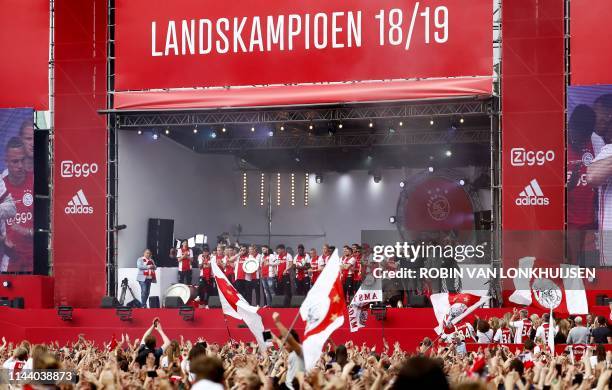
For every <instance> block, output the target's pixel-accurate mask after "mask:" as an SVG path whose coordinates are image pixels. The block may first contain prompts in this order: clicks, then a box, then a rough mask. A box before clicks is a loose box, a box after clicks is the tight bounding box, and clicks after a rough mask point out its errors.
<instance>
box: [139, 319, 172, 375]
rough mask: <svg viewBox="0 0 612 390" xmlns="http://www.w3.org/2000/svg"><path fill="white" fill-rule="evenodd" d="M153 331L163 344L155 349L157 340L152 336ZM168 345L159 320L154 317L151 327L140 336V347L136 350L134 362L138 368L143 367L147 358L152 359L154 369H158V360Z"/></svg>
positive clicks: (168, 340) (168, 342)
mask: <svg viewBox="0 0 612 390" xmlns="http://www.w3.org/2000/svg"><path fill="white" fill-rule="evenodd" d="M153 330H156V331H157V333H159V335H160V336H161V338H162V341H163V344H162V346H161V347H159V348H156V346H157V338H156V337H155V336H154V335H153V334H152V333H153ZM169 345H170V339H169V338H168V336H166V334H165V333H164V331H163V329H162V326H161V323H160V321H159V318H157V317H156V318H154V319H153V322H152V324H151V326H150V327H149V328H148V329H147V330H146V331H145V333H144V334H143V335H142V339H141V343H140V347H139V348H138V351H136V353H137V355H136V359H135V361H136V362H137V363H138V364H139V365H140V367H144V366H145V365H146V363H147V360H148V359H149V358H153V360H154V363H155V367H159V360H160V358H161V357H162V355H163V354H164V351H165V350H166V348H168V346H169Z"/></svg>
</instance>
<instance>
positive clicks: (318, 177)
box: [315, 173, 323, 184]
mask: <svg viewBox="0 0 612 390" xmlns="http://www.w3.org/2000/svg"><path fill="white" fill-rule="evenodd" d="M322 182H323V175H321V174H320V173H317V174H315V183H317V184H321V183H322Z"/></svg>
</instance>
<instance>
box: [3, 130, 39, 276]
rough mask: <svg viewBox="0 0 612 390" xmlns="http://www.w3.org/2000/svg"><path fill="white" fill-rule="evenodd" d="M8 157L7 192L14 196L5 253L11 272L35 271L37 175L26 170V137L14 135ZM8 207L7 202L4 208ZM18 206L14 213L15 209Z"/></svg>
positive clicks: (8, 221)
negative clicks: (35, 197) (35, 192)
mask: <svg viewBox="0 0 612 390" xmlns="http://www.w3.org/2000/svg"><path fill="white" fill-rule="evenodd" d="M4 159H5V164H6V167H7V168H6V169H7V175H6V177H5V178H4V188H5V190H6V192H5V194H7V195H10V197H11V199H12V201H13V202H14V203H13V204H12V205H11V204H9V205H8V206H10V208H11V213H12V214H13V215H11V216H10V217H8V218H6V219H5V223H6V237H5V240H4V243H5V255H6V256H7V258H8V269H7V272H31V271H32V259H33V256H34V255H33V246H32V240H33V237H34V218H33V215H34V193H33V191H34V175H33V173H32V172H31V171H28V170H27V169H26V162H25V161H26V159H27V157H26V148H25V146H24V144H23V142H22V140H21V139H20V138H18V137H13V138H11V139H9V140H8V142H7V143H6V148H5V151H4ZM4 207H5V204H4V202H3V203H2V208H4ZM13 208H14V210H15V211H14V212H13V211H12V210H13Z"/></svg>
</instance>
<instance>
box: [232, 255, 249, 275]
mask: <svg viewBox="0 0 612 390" xmlns="http://www.w3.org/2000/svg"><path fill="white" fill-rule="evenodd" d="M246 259H247V256H239V257H238V261H237V262H236V264H235V270H236V280H246V273H245V272H244V269H243V268H242V266H243V265H244V262H245V261H246Z"/></svg>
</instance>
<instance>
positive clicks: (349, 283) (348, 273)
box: [340, 245, 355, 302]
mask: <svg viewBox="0 0 612 390" xmlns="http://www.w3.org/2000/svg"><path fill="white" fill-rule="evenodd" d="M340 272H341V274H340V275H341V279H342V287H343V288H344V295H345V299H346V301H347V302H350V301H351V297H352V296H353V293H354V291H353V273H354V272H355V258H354V257H353V250H352V249H351V247H350V246H348V245H345V246H344V248H343V252H342V258H340Z"/></svg>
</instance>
